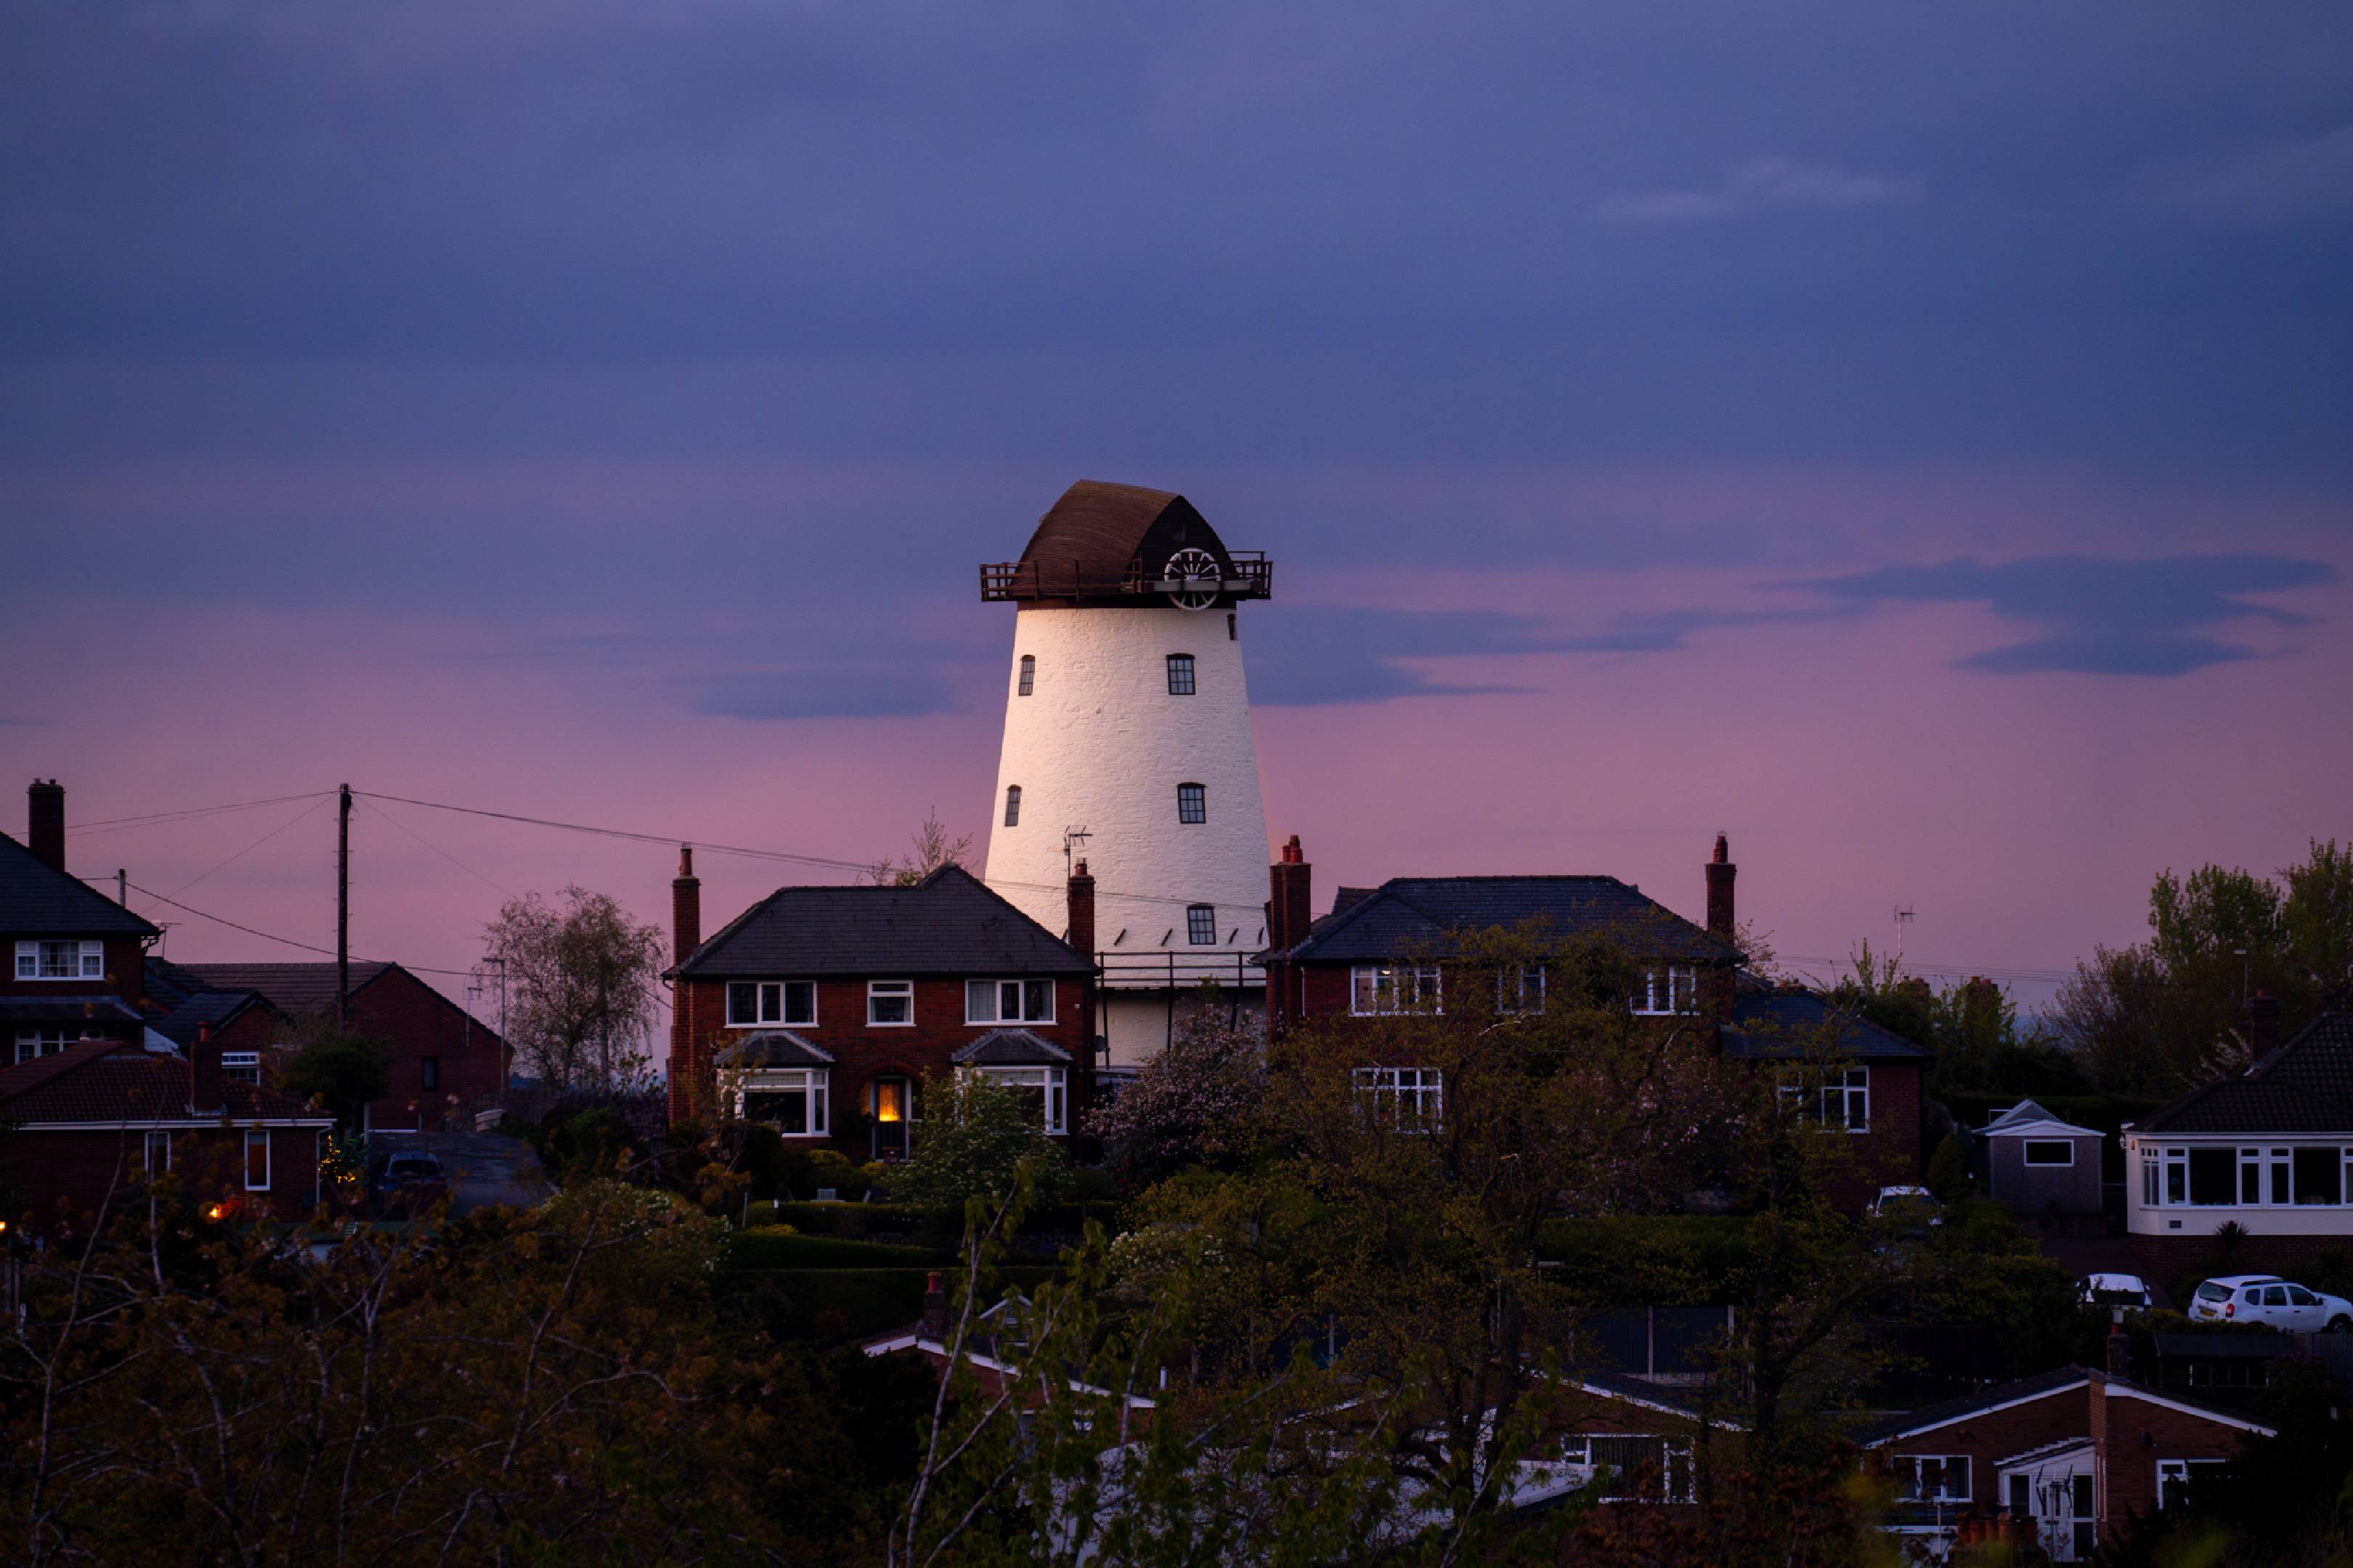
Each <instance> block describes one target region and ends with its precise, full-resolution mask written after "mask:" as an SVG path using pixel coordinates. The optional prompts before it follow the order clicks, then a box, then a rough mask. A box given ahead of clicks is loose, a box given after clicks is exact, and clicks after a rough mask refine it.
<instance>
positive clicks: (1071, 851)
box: [1062, 827, 1094, 877]
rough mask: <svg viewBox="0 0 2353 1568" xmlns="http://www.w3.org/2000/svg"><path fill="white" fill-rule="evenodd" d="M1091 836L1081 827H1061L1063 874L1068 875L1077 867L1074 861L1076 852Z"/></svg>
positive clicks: (1076, 855) (1084, 845) (1083, 846)
mask: <svg viewBox="0 0 2353 1568" xmlns="http://www.w3.org/2000/svg"><path fill="white" fill-rule="evenodd" d="M1092 837H1094V835H1093V834H1092V833H1089V832H1088V831H1087V830H1086V829H1085V828H1083V827H1065V828H1064V829H1062V875H1063V876H1065V877H1068V876H1070V875H1071V874H1072V873H1073V872H1074V871H1075V870H1076V866H1075V864H1074V862H1075V861H1076V860H1077V858H1078V852H1079V851H1080V850H1082V849H1083V848H1085V847H1086V843H1087V840H1088V839H1090V838H1092Z"/></svg>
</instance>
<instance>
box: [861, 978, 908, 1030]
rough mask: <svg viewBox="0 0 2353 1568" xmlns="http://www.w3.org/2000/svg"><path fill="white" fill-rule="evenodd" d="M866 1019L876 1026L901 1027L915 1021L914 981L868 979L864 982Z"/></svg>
mask: <svg viewBox="0 0 2353 1568" xmlns="http://www.w3.org/2000/svg"><path fill="white" fill-rule="evenodd" d="M866 1021H867V1023H869V1024H871V1025H872V1026H875V1027H877V1028H902V1027H908V1026H913V1024H914V1022H915V983H914V982H913V981H912V980H870V981H868V982H867V983H866Z"/></svg>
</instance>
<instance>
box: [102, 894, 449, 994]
mask: <svg viewBox="0 0 2353 1568" xmlns="http://www.w3.org/2000/svg"><path fill="white" fill-rule="evenodd" d="M131 886H132V889H134V890H135V891H138V892H142V893H144V894H146V895H147V896H148V897H149V898H151V899H153V900H155V901H156V902H158V903H164V904H169V905H171V906H172V907H173V908H174V909H175V910H185V912H186V913H188V914H192V915H194V916H195V917H196V918H197V919H198V920H204V921H212V922H213V923H214V924H215V925H224V926H227V927H228V928H229V929H230V930H231V931H243V932H244V933H245V934H246V935H248V936H258V937H259V938H260V939H261V940H262V941H264V942H277V943H279V944H280V945H281V946H285V947H299V948H301V950H302V951H303V952H316V953H321V954H323V955H324V956H326V957H328V958H332V957H334V956H335V950H334V949H333V948H332V947H320V946H318V945H317V944H316V943H313V942H296V941H295V940H294V939H293V938H292V937H290V936H279V935H277V934H275V933H273V932H270V931H260V930H258V929H256V928H255V927H253V926H249V925H244V924H241V923H239V922H238V921H233V920H230V919H228V918H227V916H226V915H216V914H214V913H212V912H211V911H210V910H200V909H197V908H196V907H195V905H194V904H184V903H182V902H180V900H177V899H173V898H167V897H165V896H164V894H162V893H159V892H157V891H156V890H155V889H153V888H142V887H140V886H139V884H138V883H136V882H133V883H132V884H131ZM362 962H363V963H390V962H393V961H392V960H389V959H364V960H362ZM401 967H402V968H403V969H406V970H410V971H413V972H415V973H418V974H457V975H468V974H471V973H473V971H471V970H470V969H436V968H434V967H433V966H432V965H430V964H425V963H403V964H402V965H401Z"/></svg>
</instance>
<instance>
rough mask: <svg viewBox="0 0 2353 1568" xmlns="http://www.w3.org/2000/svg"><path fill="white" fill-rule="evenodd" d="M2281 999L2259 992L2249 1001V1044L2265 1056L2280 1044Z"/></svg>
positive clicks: (2265, 992)
mask: <svg viewBox="0 0 2353 1568" xmlns="http://www.w3.org/2000/svg"><path fill="white" fill-rule="evenodd" d="M2279 1013H2280V1008H2279V998H2278V997H2276V996H2274V995H2273V994H2271V993H2270V992H2268V991H2258V992H2256V993H2255V994H2253V996H2251V997H2249V998H2248V999H2247V1044H2248V1046H2249V1047H2251V1048H2252V1049H2253V1051H2254V1053H2255V1055H2257V1056H2259V1057H2260V1056H2263V1055H2265V1054H2267V1053H2268V1052H2270V1051H2271V1050H2272V1048H2273V1047H2275V1046H2277V1045H2278V1044H2279Z"/></svg>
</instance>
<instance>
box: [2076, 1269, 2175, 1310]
mask: <svg viewBox="0 0 2353 1568" xmlns="http://www.w3.org/2000/svg"><path fill="white" fill-rule="evenodd" d="M2084 1305H2085V1306H2086V1307H2129V1308H2131V1309H2133V1310H2136V1311H2147V1310H2148V1309H2149V1308H2151V1307H2154V1306H2155V1305H2157V1298H2156V1297H2155V1296H2154V1295H2152V1294H2150V1292H2149V1289H2148V1281H2147V1280H2146V1279H2142V1278H2141V1277H2140V1276H2139V1275H2137V1274H2086V1275H2084Z"/></svg>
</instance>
